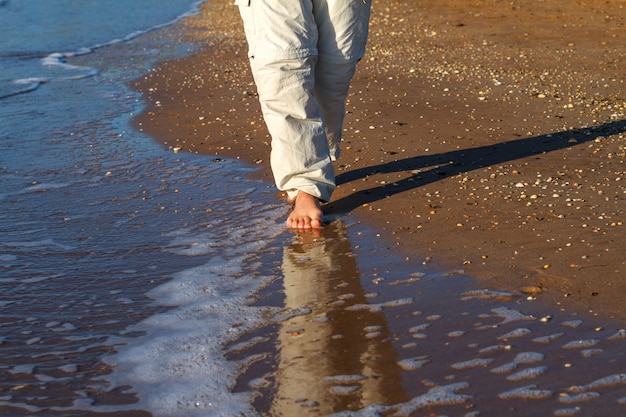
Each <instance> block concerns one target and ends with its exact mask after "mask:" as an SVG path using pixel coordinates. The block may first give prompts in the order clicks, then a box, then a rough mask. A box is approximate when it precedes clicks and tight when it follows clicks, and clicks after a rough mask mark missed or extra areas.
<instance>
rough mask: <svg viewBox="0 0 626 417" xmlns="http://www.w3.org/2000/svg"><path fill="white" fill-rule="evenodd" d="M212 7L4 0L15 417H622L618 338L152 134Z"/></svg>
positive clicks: (172, 0) (1, 53)
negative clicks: (162, 88)
mask: <svg viewBox="0 0 626 417" xmlns="http://www.w3.org/2000/svg"><path fill="white" fill-rule="evenodd" d="M155 4H158V7H155ZM196 6H197V4H196V3H194V2H192V1H190V0H168V1H159V2H155V1H148V0H144V1H141V0H135V1H132V0H124V1H95V0H93V1H84V0H83V1H80V2H77V1H69V0H54V1H51V0H23V1H18V0H5V1H2V0H0V97H1V98H0V415H1V416H27V415H37V416H69V415H71V416H93V415H98V413H103V414H102V415H110V416H129V415H133V416H146V415H155V416H185V417H189V416H241V415H245V416H256V415H300V414H303V415H304V414H306V415H316V416H321V415H328V414H333V413H338V414H337V415H345V416H350V415H363V416H377V415H381V414H384V415H415V413H418V412H419V410H422V409H425V408H426V409H429V411H428V412H429V413H430V408H432V407H441V408H442V410H441V413H440V414H441V415H444V414H445V415H450V416H471V415H478V414H476V413H477V412H480V411H482V412H483V413H484V415H504V414H507V415H513V414H510V413H512V412H513V410H517V411H518V412H519V413H521V414H519V413H518V414H515V415H578V414H579V413H583V412H593V411H597V412H598V413H600V414H602V415H607V416H617V415H621V414H620V412H623V410H624V407H626V392H625V391H624V389H623V387H624V381H626V376H625V375H626V369H624V367H623V364H624V363H625V362H624V352H626V349H625V344H626V332H624V331H623V330H621V329H620V328H619V327H616V326H615V325H614V324H611V325H602V324H601V323H599V322H598V321H597V320H595V321H594V320H592V319H589V318H588V317H586V316H585V317H583V315H580V316H579V315H577V314H572V313H567V312H563V311H561V310H559V309H556V310H555V309H554V308H552V309H550V308H548V309H546V308H545V307H542V306H541V305H540V304H538V303H536V302H535V300H533V299H525V298H520V297H519V295H516V294H505V293H500V292H497V291H489V290H483V289H480V290H476V288H474V287H472V284H471V280H469V279H468V278H467V277H465V276H464V275H463V274H462V271H453V273H448V274H443V275H442V274H441V273H440V272H438V271H433V270H427V269H425V268H424V267H423V265H421V264H418V265H414V264H410V263H407V262H405V260H404V257H396V256H395V255H394V254H393V253H391V251H390V250H389V249H388V248H389V244H388V243H386V242H384V241H383V240H382V238H381V237H380V234H379V233H377V232H375V231H372V230H371V229H368V228H367V227H365V226H364V225H362V224H360V223H359V221H358V219H352V218H351V217H350V216H347V217H346V218H344V219H340V220H337V221H336V222H334V223H333V224H332V225H330V226H328V227H326V228H325V229H324V231H323V232H322V235H321V236H318V237H316V238H312V237H311V236H308V237H306V236H302V237H298V236H292V235H291V234H289V233H286V232H285V231H284V229H283V226H282V221H283V219H284V216H285V213H286V209H285V207H284V206H283V205H282V204H281V203H280V202H279V201H277V199H276V198H275V190H274V188H273V186H272V185H271V184H268V183H265V182H262V181H259V180H255V179H251V178H250V177H248V176H247V174H248V173H250V172H252V170H253V168H251V167H249V166H246V165H244V164H242V163H239V162H237V161H232V160H228V159H221V158H220V159H217V160H214V158H213V157H206V156H202V155H190V154H184V153H178V154H177V153H173V152H172V151H170V150H168V149H166V148H165V147H163V146H161V145H159V144H158V143H157V142H155V141H154V140H153V138H149V137H147V136H145V135H144V134H142V133H141V132H138V131H135V130H133V129H132V128H131V125H130V121H131V119H132V118H133V117H134V116H135V115H136V114H137V113H139V112H140V111H142V109H143V106H144V103H143V99H142V97H141V96H140V95H138V94H137V93H135V92H133V91H131V90H129V89H128V87H127V86H128V83H129V81H131V80H133V79H134V78H136V77H138V76H140V75H141V74H143V73H145V72H146V71H148V70H149V69H150V68H152V67H153V66H154V64H155V62H157V61H160V60H166V59H172V58H176V57H180V56H183V55H186V54H188V53H191V52H192V51H194V49H195V48H196V46H195V45H189V44H184V43H180V42H179V41H178V40H177V41H172V38H173V37H175V36H176V32H175V31H176V29H175V28H176V25H175V24H174V25H172V24H173V23H174V22H176V21H177V20H178V19H179V18H181V17H183V16H186V15H188V14H190V13H194V11H195V10H196ZM150 34H156V36H150ZM415 258H419V256H416V257H415ZM255 300H257V301H255ZM572 315H573V316H575V317H574V318H572Z"/></svg>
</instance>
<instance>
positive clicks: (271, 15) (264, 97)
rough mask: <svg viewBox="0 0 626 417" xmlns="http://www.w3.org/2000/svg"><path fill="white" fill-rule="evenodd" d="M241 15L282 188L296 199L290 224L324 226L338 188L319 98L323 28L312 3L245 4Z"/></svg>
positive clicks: (272, 158)
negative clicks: (324, 204)
mask: <svg viewBox="0 0 626 417" xmlns="http://www.w3.org/2000/svg"><path fill="white" fill-rule="evenodd" d="M244 3H247V6H246V5H241V7H240V12H241V15H242V18H243V21H244V27H245V29H246V38H247V40H248V44H249V47H250V50H249V57H250V67H251V69H252V74H253V76H254V80H255V84H256V86H257V90H258V93H259V100H260V103H261V110H262V112H263V117H264V119H265V123H266V125H267V127H268V130H269V132H270V135H271V137H272V151H271V156H270V163H271V167H272V172H273V174H274V180H275V182H276V185H277V187H278V189H280V190H284V191H286V192H287V194H288V195H289V198H290V199H291V200H293V201H294V203H295V206H294V210H293V211H292V212H291V214H290V216H289V219H288V220H287V225H288V226H289V227H292V228H297V229H310V228H317V227H321V225H322V215H323V213H322V210H321V207H320V200H323V201H328V200H329V199H330V196H331V193H332V192H333V190H334V188H335V178H334V171H333V167H332V161H331V158H330V153H329V149H328V140H327V137H326V131H325V125H324V118H323V113H322V110H321V108H320V107H319V105H318V103H317V101H316V99H315V95H314V85H315V66H316V64H317V40H318V29H317V26H316V24H315V19H314V16H313V5H312V3H311V0H290V1H278V0H267V1H264V2H261V1H259V0H249V1H245V0H244Z"/></svg>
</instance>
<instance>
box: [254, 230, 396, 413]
mask: <svg viewBox="0 0 626 417" xmlns="http://www.w3.org/2000/svg"><path fill="white" fill-rule="evenodd" d="M342 229H343V226H342V224H341V223H339V224H336V225H335V224H333V225H331V226H329V227H326V228H325V229H324V230H323V234H322V236H320V237H318V238H315V237H314V236H313V235H312V234H310V235H303V236H297V237H294V243H293V244H292V245H291V246H288V247H286V248H285V249H284V254H283V265H282V270H283V274H284V291H285V307H286V313H285V316H284V317H285V318H284V319H282V320H281V321H280V323H279V325H278V329H277V333H278V334H277V335H276V337H277V345H276V348H277V349H278V352H276V362H277V363H276V364H275V366H276V372H275V373H274V374H273V375H271V377H266V379H267V380H268V381H271V382H270V384H269V385H268V386H266V387H264V388H263V389H262V390H259V395H260V396H262V397H263V399H262V400H261V401H257V402H256V403H257V404H260V403H262V404H263V406H262V407H263V408H264V410H263V411H267V412H268V414H269V415H282V416H298V415H304V413H306V414H307V415H308V414H313V415H327V414H330V413H333V412H338V411H344V410H359V409H362V408H364V407H365V406H367V405H370V404H394V403H399V402H403V401H406V397H405V394H404V392H403V390H402V387H401V378H400V371H399V368H398V366H397V364H396V362H397V357H396V353H395V351H394V350H393V347H392V344H391V342H390V341H389V340H388V339H387V336H388V334H389V332H388V330H387V328H386V324H385V321H384V320H383V318H382V315H380V314H378V313H373V312H370V311H367V310H365V311H364V310H358V311H350V310H346V307H348V306H351V305H355V304H365V303H367V297H366V294H365V293H364V291H363V288H362V287H361V283H360V276H359V271H358V270H357V267H356V262H355V260H354V257H353V255H352V253H351V247H350V242H349V241H348V240H347V239H346V237H345V233H344V230H342ZM308 407H309V408H308Z"/></svg>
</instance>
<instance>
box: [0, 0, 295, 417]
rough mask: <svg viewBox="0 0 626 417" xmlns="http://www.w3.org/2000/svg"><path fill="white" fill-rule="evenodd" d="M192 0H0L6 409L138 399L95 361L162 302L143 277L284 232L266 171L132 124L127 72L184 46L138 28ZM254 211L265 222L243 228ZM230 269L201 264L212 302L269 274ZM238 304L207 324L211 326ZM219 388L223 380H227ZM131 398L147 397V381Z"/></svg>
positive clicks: (0, 249)
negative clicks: (236, 280)
mask: <svg viewBox="0 0 626 417" xmlns="http://www.w3.org/2000/svg"><path fill="white" fill-rule="evenodd" d="M156 6H158V7H156ZM198 6H199V3H198V2H193V1H190V0H168V1H158V2H155V1H142V0H131V1H128V0H124V1H99V0H98V1H96V0H91V1H80V2H76V1H68V0H59V1H49V0H40V1H35V0H25V1H3V2H0V381H2V383H1V384H0V415H3V416H5V415H7V416H9V415H11V416H13V415H27V414H28V415H30V414H29V413H35V414H37V415H48V414H49V413H52V414H54V415H67V414H71V415H93V412H94V411H93V410H92V408H93V407H94V406H95V405H97V406H98V410H100V411H106V409H107V407H108V406H111V404H115V405H117V406H118V407H122V409H125V408H124V407H123V404H125V403H131V404H133V403H136V402H137V401H138V399H137V391H136V389H135V390H134V391H133V392H131V393H128V394H127V393H125V392H122V391H123V390H120V388H119V387H120V386H123V385H126V384H127V382H125V381H127V379H128V378H129V377H130V373H127V374H126V376H124V373H122V376H120V377H116V378H117V379H120V381H121V382H120V383H119V385H116V384H115V383H114V382H113V378H112V377H111V378H110V379H109V380H106V379H104V377H105V375H108V374H110V373H111V372H112V369H113V368H114V366H109V365H107V364H105V362H103V361H104V360H105V357H108V356H110V355H111V354H112V353H114V352H117V351H118V350H119V349H120V348H119V347H118V346H123V345H128V344H129V343H130V342H129V340H130V339H132V338H133V337H135V333H134V332H133V331H131V330H129V329H130V327H131V326H133V325H135V324H137V323H139V322H141V321H142V320H143V319H145V318H147V317H150V316H151V315H154V314H156V313H163V312H165V311H167V310H168V309H169V308H170V307H169V306H166V305H164V303H158V304H155V302H154V300H153V298H151V297H150V296H149V295H148V293H149V291H151V290H153V289H155V288H157V287H158V286H159V285H161V284H163V283H165V282H168V281H170V280H172V279H173V278H174V277H176V276H177V274H181V273H182V271H188V270H191V271H193V270H194V269H193V268H197V267H199V266H201V265H204V264H205V263H206V262H207V261H209V260H210V259H211V258H213V257H215V256H216V253H217V252H218V248H219V259H222V261H219V259H218V260H214V261H213V264H214V265H215V264H217V265H221V266H223V267H225V266H226V265H227V264H228V267H229V268H238V269H241V268H242V267H241V266H240V264H242V263H243V260H242V259H245V256H244V255H243V254H246V255H247V256H249V254H250V253H254V252H258V251H259V250H260V249H261V247H262V246H263V245H264V243H263V242H265V241H266V240H268V239H270V238H271V237H272V236H276V235H278V234H280V233H282V232H283V230H282V227H279V226H278V223H277V220H278V219H279V218H280V217H281V214H282V213H284V209H283V208H282V206H276V203H277V202H276V201H275V199H274V197H273V192H274V191H273V190H271V189H270V188H269V187H268V186H267V184H261V183H259V182H258V181H251V180H249V179H247V178H246V177H245V175H246V173H248V172H250V171H251V169H250V168H248V167H246V166H244V165H243V164H237V163H235V162H233V161H226V160H221V161H220V162H213V161H212V158H203V157H200V156H194V155H186V154H180V155H177V154H174V153H173V152H171V151H168V150H166V149H164V147H162V146H161V145H159V144H157V143H156V142H154V141H153V139H152V138H149V137H146V136H145V135H143V134H141V133H140V132H137V131H134V130H133V129H131V128H130V123H129V122H130V120H131V119H132V117H133V116H134V115H136V114H137V113H138V112H140V111H141V110H142V109H143V102H142V97H140V96H139V95H138V94H137V93H135V92H133V91H130V90H129V89H128V87H127V84H128V83H129V81H131V80H132V79H134V78H135V77H137V76H139V75H141V74H143V73H145V72H146V71H148V70H149V69H150V68H151V67H152V66H153V65H154V63H155V62H156V61H157V60H164V59H173V58H176V57H180V56H183V55H185V54H187V53H189V52H190V51H192V50H193V49H194V45H188V44H184V43H180V42H172V45H162V44H161V42H162V41H163V39H161V38H154V37H150V36H147V35H148V34H150V33H154V31H155V30H157V29H162V30H167V29H170V30H173V26H172V25H173V24H174V23H176V22H177V21H178V20H180V19H181V18H183V17H185V16H188V15H190V14H193V13H195V12H196V11H197V7H198ZM174 35H175V34H174ZM217 190H219V192H218V191H217ZM251 194H254V203H253V202H252V199H251V197H250V195H251ZM257 212H258V213H257ZM225 213H228V216H227V215H226V214H225ZM255 213H256V215H255V219H256V220H255V221H258V222H261V223H262V224H260V225H259V226H256V227H255V226H254V225H255V222H250V221H247V222H246V223H247V224H248V225H249V226H251V229H249V230H248V229H246V230H243V231H242V228H241V224H243V223H244V222H243V221H242V220H243V219H247V217H248V216H249V215H254V214H255ZM233 258H234V260H233ZM188 273H189V272H188ZM232 273H234V272H232ZM224 276H226V277H230V276H231V275H229V274H226V273H223V274H220V275H219V276H217V275H215V274H213V275H212V276H211V274H210V273H209V272H207V273H205V274H203V279H206V280H207V284H206V285H209V283H210V285H218V286H219V288H220V291H226V292H227V294H226V295H224V296H221V295H220V296H216V298H214V299H213V301H212V302H213V303H216V302H217V303H218V304H219V305H226V304H227V303H228V302H229V300H231V298H233V299H237V300H239V303H238V304H242V300H241V299H242V298H243V297H246V296H247V295H248V294H249V292H250V291H253V290H254V289H255V288H257V286H258V285H262V284H263V282H265V280H264V279H258V280H255V282H254V283H249V285H248V286H246V287H244V289H239V290H238V291H239V292H237V288H231V287H232V285H231V284H229V283H228V282H223V283H222V285H219V283H220V282H221V281H223V280H224V279H226V278H224ZM229 288H231V289H230V290H229ZM216 300H217V301H216ZM224 311H226V309H224ZM235 317H236V316H235V315H232V317H228V318H222V319H221V320H218V319H215V320H212V321H210V320H205V323H207V324H208V323H212V326H213V327H214V328H216V329H215V332H216V334H217V333H219V332H220V331H224V330H223V329H221V327H224V326H226V328H228V326H229V323H230V322H231V321H232V320H236V318H235ZM207 329H208V327H207V328H205V331H206V330H207ZM137 334H143V333H142V332H139V331H138V332H137ZM142 351H143V353H142V355H143V356H144V357H146V358H148V357H149V358H153V359H151V362H153V363H155V364H158V363H160V362H159V359H158V357H157V356H154V355H153V354H152V353H151V352H148V350H147V349H142ZM218 354H219V349H217V348H215V352H214V353H212V354H211V355H213V356H217V355H218ZM164 360H165V359H164ZM225 368H228V367H227V366H226V367H225ZM233 368H234V365H233ZM132 373H133V374H137V373H136V372H135V371H132ZM138 385H141V384H137V386H138ZM209 391H211V390H210V389H209ZM213 391H215V392H222V391H224V392H226V393H227V392H228V391H227V389H226V387H225V386H224V384H223V382H222V381H216V388H215V389H214V390H213ZM94 392H98V393H99V394H94ZM173 392H176V393H179V394H180V391H179V390H173ZM107 393H113V394H112V396H113V397H114V398H115V399H114V400H107V399H106V397H107V396H108V394H107ZM141 397H142V398H143V401H148V402H147V403H145V404H142V406H143V407H144V409H148V410H150V409H151V408H150V407H151V406H150V405H149V399H150V398H152V397H153V396H151V395H150V394H146V395H144V394H142V395H141ZM145 398H148V400H145ZM233 398H236V396H233ZM236 403H239V404H240V405H237V407H242V406H243V407H245V404H246V401H243V402H242V401H239V400H237V401H236ZM120 404H122V405H120ZM174 404H176V401H174ZM221 404H222V406H223V407H225V409H229V404H230V402H229V401H223V402H221ZM142 406H130V408H131V409H132V408H138V409H141V407H142ZM126 408H128V407H126ZM90 410H91V411H90ZM153 411H154V410H153ZM121 415H125V412H123V411H122V412H121Z"/></svg>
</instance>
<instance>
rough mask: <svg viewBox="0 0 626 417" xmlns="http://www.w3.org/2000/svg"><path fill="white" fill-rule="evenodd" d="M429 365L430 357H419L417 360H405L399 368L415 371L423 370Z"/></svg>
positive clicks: (400, 363) (400, 362) (399, 363)
mask: <svg viewBox="0 0 626 417" xmlns="http://www.w3.org/2000/svg"><path fill="white" fill-rule="evenodd" d="M428 363H430V360H429V359H428V356H418V357H415V358H408V359H403V360H401V361H399V362H398V366H399V367H400V368H402V369H403V370H405V371H414V370H416V369H421V368H423V367H424V366H425V365H426V364H428Z"/></svg>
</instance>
